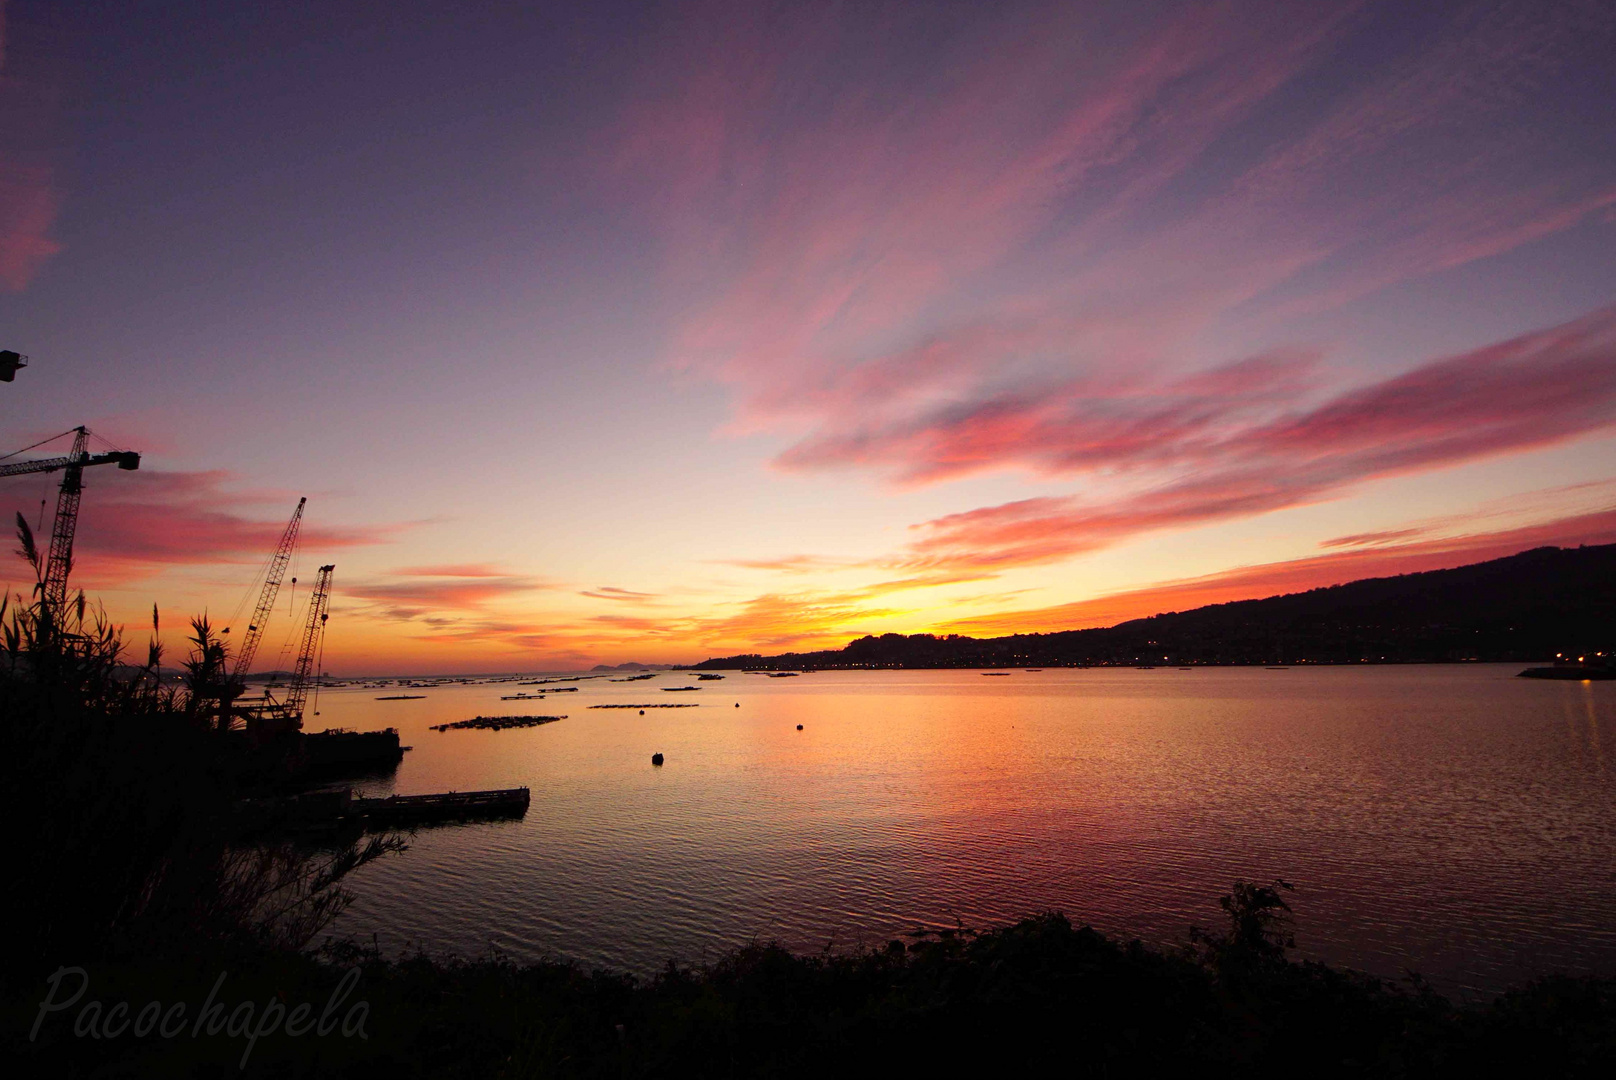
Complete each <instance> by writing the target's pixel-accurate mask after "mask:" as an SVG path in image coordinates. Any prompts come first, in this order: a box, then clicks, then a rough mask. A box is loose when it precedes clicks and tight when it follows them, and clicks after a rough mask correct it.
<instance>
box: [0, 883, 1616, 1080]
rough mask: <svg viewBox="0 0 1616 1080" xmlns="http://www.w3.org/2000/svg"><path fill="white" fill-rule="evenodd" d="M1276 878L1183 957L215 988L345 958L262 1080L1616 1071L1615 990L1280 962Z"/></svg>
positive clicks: (305, 988)
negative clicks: (1493, 984) (1483, 988)
mask: <svg viewBox="0 0 1616 1080" xmlns="http://www.w3.org/2000/svg"><path fill="white" fill-rule="evenodd" d="M1277 888H1278V887H1277V886H1263V885H1251V884H1245V883H1241V884H1237V885H1236V886H1235V889H1234V891H1233V892H1232V893H1231V894H1230V895H1229V896H1228V897H1225V898H1224V907H1225V908H1226V910H1227V913H1228V920H1229V925H1228V929H1227V930H1226V932H1224V933H1220V934H1211V933H1205V932H1197V933H1196V935H1195V942H1194V944H1192V945H1186V946H1185V947H1183V948H1181V949H1177V950H1174V949H1158V948H1150V947H1147V946H1145V945H1142V944H1141V943H1139V942H1137V941H1132V942H1122V941H1118V940H1116V939H1114V938H1111V937H1107V936H1106V935H1103V934H1100V933H1098V932H1096V931H1094V930H1092V929H1090V928H1088V927H1080V926H1074V925H1072V923H1071V922H1069V921H1068V920H1067V919H1066V918H1065V917H1063V916H1061V915H1059V914H1048V915H1043V916H1039V917H1037V918H1030V919H1026V920H1024V921H1022V922H1020V923H1017V924H1016V925H1014V926H1010V927H1006V928H1003V929H1000V930H995V931H990V932H985V933H975V932H972V931H969V930H954V931H943V932H927V933H916V934H912V935H908V936H907V940H904V941H898V940H895V941H892V942H890V943H888V944H887V945H885V946H884V947H881V948H875V949H868V950H864V951H861V952H858V953H851V954H820V955H801V954H795V953H792V952H789V951H787V950H785V949H782V948H779V947H777V946H773V945H754V946H750V947H747V948H743V949H740V950H737V951H736V952H733V953H731V954H729V955H727V956H725V957H724V958H722V959H721V960H719V961H718V962H717V963H715V964H713V965H711V966H709V967H706V968H700V969H693V968H686V967H680V966H677V965H673V964H670V965H669V966H668V967H667V968H666V969H665V970H663V971H662V972H661V974H659V975H657V976H656V977H655V978H653V979H648V980H635V979H632V978H629V977H627V976H623V975H614V974H609V973H602V972H593V973H591V972H585V971H583V970H582V969H580V968H579V967H577V966H576V965H572V964H565V963H537V964H522V965H518V964H513V963H509V962H506V961H502V960H497V959H493V960H482V961H476V962H466V961H437V960H432V959H429V958H426V957H414V958H410V959H405V960H401V961H395V962H388V961H384V960H382V959H380V958H378V957H377V956H375V955H374V954H366V953H364V952H362V951H360V950H357V949H353V948H351V947H350V948H349V949H348V950H347V952H346V953H344V952H343V951H342V950H337V951H336V952H334V953H330V954H328V955H327V957H326V959H325V960H324V961H317V960H315V959H311V958H309V957H307V956H303V955H299V954H296V953H286V952H281V953H272V952H266V953H262V954H260V955H259V956H258V957H256V958H254V959H251V960H244V959H243V958H241V957H236V958H235V963H234V966H232V967H231V969H230V978H231V983H230V986H231V991H230V996H229V998H228V1000H231V1001H236V1000H256V1001H259V1002H264V1001H266V1000H268V999H269V998H271V997H274V996H275V995H277V994H278V995H280V997H281V999H284V1000H286V1001H289V1002H290V1001H300V1000H312V1001H315V1002H316V1003H319V1002H323V1001H325V1000H326V998H327V996H328V995H330V993H331V991H332V987H333V986H335V985H336V984H337V983H338V981H339V979H340V974H341V973H340V967H339V965H341V964H348V963H354V964H358V965H359V967H360V969H361V972H362V975H361V977H360V978H359V980H358V982H357V984H356V989H355V991H354V996H355V997H362V998H363V999H364V1001H365V1002H366V1003H367V1005H368V1034H369V1036H370V1037H369V1038H368V1039H366V1040H363V1041H361V1040H358V1039H343V1038H339V1037H335V1036H333V1037H331V1038H327V1039H315V1040H310V1039H304V1040H297V1039H289V1038H284V1037H282V1038H275V1039H266V1040H264V1041H263V1042H261V1043H260V1044H258V1046H257V1047H256V1048H255V1049H254V1050H253V1055H254V1058H253V1061H254V1065H255V1068H256V1070H258V1071H263V1072H268V1073H270V1074H272V1075H322V1076H388V1077H395V1078H397V1077H425V1076H433V1077H603V1078H604V1077H610V1078H614V1080H615V1078H618V1077H625V1076H629V1077H684V1076H691V1077H753V1076H793V1077H794V1076H803V1077H807V1076H824V1075H833V1076H834V1075H847V1074H852V1075H887V1076H926V1075H937V1076H957V1075H983V1076H1018V1075H1072V1074H1076V1075H1084V1076H1153V1075H1182V1074H1183V1072H1184V1070H1194V1073H1193V1075H1198V1076H1205V1075H1213V1076H1220V1075H1236V1074H1239V1075H1262V1074H1265V1073H1272V1074H1281V1073H1284V1074H1289V1073H1297V1074H1301V1075H1307V1076H1376V1077H1380V1076H1392V1077H1396V1076H1410V1077H1413V1076H1418V1077H1425V1076H1466V1077H1474V1076H1480V1075H1500V1074H1502V1075H1509V1074H1511V1072H1515V1073H1519V1074H1521V1075H1534V1076H1605V1075H1608V1071H1607V1070H1608V1069H1609V1067H1610V1065H1611V1064H1612V1063H1613V1062H1616V981H1612V980H1591V979H1577V980H1573V979H1545V980H1542V981H1540V982H1537V983H1534V984H1533V985H1531V986H1529V987H1527V988H1525V989H1523V990H1520V991H1517V992H1514V993H1511V994H1508V995H1505V996H1504V997H1501V998H1499V999H1497V1000H1496V1001H1493V1002H1491V1003H1487V1004H1476V1005H1463V1006H1459V1005H1455V1004H1453V1003H1451V1002H1450V1001H1448V1000H1446V999H1444V998H1443V997H1441V996H1439V995H1437V994H1435V993H1433V992H1432V991H1431V990H1430V988H1429V987H1427V986H1426V985H1424V984H1423V983H1422V982H1420V981H1419V980H1418V979H1410V980H1407V981H1405V982H1403V983H1390V982H1386V981H1384V980H1380V979H1376V978H1371V977H1369V976H1366V975H1361V974H1357V973H1354V972H1350V971H1343V970H1339V969H1336V968H1332V967H1328V966H1326V965H1323V964H1318V963H1308V962H1297V961H1294V960H1291V959H1288V958H1287V955H1286V951H1287V949H1288V947H1289V935H1288V933H1287V932H1286V931H1285V930H1284V928H1283V925H1282V924H1281V923H1280V922H1279V921H1277V920H1276V918H1275V916H1276V914H1283V913H1285V911H1286V909H1284V908H1282V907H1276V906H1275V905H1274V902H1275V901H1276V900H1278V899H1279V893H1278V891H1277ZM210 959H211V958H210ZM333 961H335V963H333ZM218 970H219V968H218V967H217V966H209V964H208V962H205V961H198V962H194V963H192V964H190V965H189V966H187V967H183V968H175V969H172V970H166V971H165V972H163V974H162V976H161V978H160V979H158V980H157V984H158V985H157V986H155V987H154V986H153V978H152V976H151V975H150V973H148V972H144V971H140V970H137V969H119V970H114V971H112V972H109V973H104V974H103V975H102V976H101V978H102V982H101V984H100V989H101V990H102V994H103V996H104V997H107V998H113V999H116V998H120V997H121V998H125V999H129V1000H134V1001H140V1000H144V999H145V998H146V997H152V996H161V995H162V994H163V993H164V992H165V991H166V992H167V996H166V997H165V998H164V1000H177V999H179V998H181V997H183V996H184V994H186V993H189V994H190V995H191V996H192V997H193V998H195V997H197V996H199V993H198V991H197V989H196V987H197V986H198V985H200V986H203V987H206V986H208V985H210V984H211V983H212V980H213V979H214V977H215V974H216V972H217V971H218ZM187 979H188V980H189V982H188V983H187V981H186V980H187ZM187 986H188V987H189V989H186V987H187ZM37 1000H38V998H37V997H36V999H35V1002H36V1003H37ZM22 1004H24V1005H26V1004H28V1003H22ZM30 1017H31V1014H30ZM23 1026H24V1027H25V1026H26V1024H24V1025H23ZM11 1030H17V1028H16V1027H15V1026H13V1028H12V1029H11ZM48 1030H49V1032H50V1034H51V1038H49V1039H48V1040H47V1041H46V1042H44V1043H43V1044H36V1045H22V1046H20V1051H21V1054H22V1057H21V1058H20V1059H19V1060H24V1061H33V1062H39V1063H47V1062H60V1061H64V1060H65V1061H71V1062H73V1063H74V1064H75V1065H78V1066H81V1067H84V1068H85V1069H86V1070H89V1069H91V1068H93V1067H95V1066H98V1065H99V1066H106V1067H107V1069H108V1071H109V1072H111V1073H113V1074H133V1073H137V1072H139V1073H142V1074H150V1075H190V1074H191V1073H192V1072H193V1071H197V1066H198V1065H200V1064H211V1065H213V1071H217V1072H220V1073H222V1072H225V1071H227V1070H228V1071H232V1072H233V1071H234V1068H235V1064H236V1058H237V1057H238V1056H239V1055H240V1053H241V1050H242V1048H243V1047H244V1045H245V1042H244V1040H242V1039H240V1038H237V1039H231V1038H228V1037H224V1036H220V1037H218V1038H215V1039H203V1040H200V1041H197V1040H193V1039H180V1040H175V1041H172V1042H164V1041H161V1040H145V1041H136V1040H132V1039H123V1040H121V1041H120V1042H117V1043H104V1042H95V1041H92V1040H87V1039H75V1038H71V1037H70V1032H69V1020H67V1019H57V1020H56V1021H55V1022H54V1024H53V1026H51V1027H50V1028H49V1029H48ZM19 1043H20V1040H19ZM1499 1070H1503V1072H1502V1073H1500V1072H1499Z"/></svg>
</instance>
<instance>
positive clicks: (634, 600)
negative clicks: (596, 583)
mask: <svg viewBox="0 0 1616 1080" xmlns="http://www.w3.org/2000/svg"><path fill="white" fill-rule="evenodd" d="M578 595H579V596H587V597H589V598H590V599H592V600H621V601H623V602H625V603H631V604H644V603H648V602H650V601H653V600H655V599H656V598H657V596H656V594H655V593H643V592H634V591H633V590H631V589H619V588H617V587H616V586H613V585H602V586H600V587H599V588H596V589H585V590H583V591H581V592H580V593H579V594H578Z"/></svg>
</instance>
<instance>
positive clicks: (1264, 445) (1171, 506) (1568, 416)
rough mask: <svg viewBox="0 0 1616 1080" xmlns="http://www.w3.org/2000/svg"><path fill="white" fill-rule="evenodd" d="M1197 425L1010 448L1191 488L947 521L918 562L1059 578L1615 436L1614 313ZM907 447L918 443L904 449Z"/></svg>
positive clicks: (1168, 487)
mask: <svg viewBox="0 0 1616 1080" xmlns="http://www.w3.org/2000/svg"><path fill="white" fill-rule="evenodd" d="M1196 400H1197V404H1204V402H1203V401H1202V400H1201V399H1196ZM1036 407H1037V408H1038V409H1043V408H1045V407H1046V406H1044V405H1042V404H1039V405H1037V406H1036ZM1185 415H1186V411H1184V410H1179V411H1173V412H1171V413H1170V414H1162V415H1157V416H1155V417H1153V421H1154V423H1153V424H1152V425H1151V431H1152V433H1153V437H1150V438H1146V439H1142V440H1139V441H1137V442H1136V441H1133V440H1129V439H1127V438H1115V437H1110V438H1107V439H1104V440H1097V439H1095V438H1093V437H1092V436H1091V435H1090V434H1089V429H1088V428H1085V427H1083V426H1082V425H1078V430H1077V431H1076V432H1075V433H1074V432H1071V431H1068V430H1066V429H1065V428H1064V427H1063V426H1062V425H1059V424H1052V425H1047V426H1036V425H1033V426H1029V425H1024V426H1023V430H1024V431H1025V433H1026V434H1025V436H1024V437H1023V438H1022V439H1020V440H1017V441H1014V442H1010V443H1007V444H1005V446H1004V447H1003V449H1002V452H1001V453H1000V455H999V457H998V458H997V459H996V463H997V464H1000V465H1008V464H1021V465H1030V466H1034V467H1038V468H1040V470H1041V471H1045V472H1061V471H1074V470H1081V469H1088V468H1094V467H1097V466H1099V465H1105V466H1109V467H1128V466H1153V467H1154V466H1161V465H1170V466H1173V467H1175V468H1176V469H1177V470H1178V471H1179V473H1180V475H1179V476H1177V477H1176V478H1174V479H1171V480H1169V481H1168V482H1166V483H1164V484H1161V485H1160V486H1157V487H1155V488H1151V489H1148V490H1145V491H1142V492H1139V493H1137V494H1133V495H1126V496H1123V497H1121V498H1118V499H1116V500H1113V501H1111V502H1108V503H1105V504H1092V505H1091V504H1088V503H1084V502H1082V501H1081V500H1078V499H1076V498H1070V497H1067V498H1061V497H1044V498H1037V499H1025V500H1019V501H1017V502H1012V503H1006V504H1003V505H1000V506H992V507H984V508H982V509H978V510H972V511H968V512H964V513H959V514H952V515H948V516H946V517H943V518H939V519H936V520H934V521H930V522H927V523H925V524H923V525H921V526H917V528H918V529H919V530H920V531H921V534H922V535H921V536H920V538H919V539H917V540H916V541H914V542H913V543H912V544H911V546H910V553H911V556H912V560H911V561H912V562H913V563H915V564H918V565H924V566H931V567H939V566H950V567H974V568H988V567H1003V566H1012V565H1028V564H1036V563H1043V562H1051V561H1056V560H1059V559H1063V558H1066V557H1068V556H1071V555H1074V554H1077V553H1079V552H1083V551H1089V550H1093V549H1095V548H1098V547H1102V546H1106V545H1108V544H1112V543H1115V542H1117V541H1118V540H1121V539H1123V538H1125V537H1128V536H1132V535H1135V534H1138V533H1141V532H1146V531H1150V530H1153V529H1160V528H1167V527H1184V526H1190V525H1197V524H1203V523H1206V522H1210V521H1217V520H1224V519H1228V518H1232V517H1240V516H1247V515H1251V514H1259V513H1264V512H1267V511H1271V510H1277V509H1281V508H1283V507H1287V506H1295V505H1298V504H1301V503H1306V502H1311V501H1316V500H1319V499H1324V498H1329V497H1332V496H1334V495H1337V494H1339V493H1341V492H1342V491H1344V490H1345V489H1347V488H1349V487H1351V486H1352V485H1355V484H1359V483H1363V482H1365V481H1368V480H1372V479H1376V478H1380V477H1386V476H1393V475H1397V474H1400V473H1407V472H1411V471H1416V470H1420V469H1429V468H1435V467H1439V466H1444V465H1452V464H1456V463H1459V462H1464V461H1471V460H1475V459H1478V458H1483V457H1487V456H1490V455H1496V454H1501V453H1509V452H1515V451H1520V450H1525V449H1530V448H1534V447H1541V446H1546V445H1550V444H1553V443H1556V442H1562V441H1565V440H1567V439H1571V438H1575V437H1578V436H1582V435H1587V434H1590V433H1593V432H1597V431H1600V430H1604V429H1607V428H1609V427H1610V426H1611V425H1612V424H1616V308H1607V309H1603V310H1600V311H1597V312H1594V313H1592V314H1590V315H1588V316H1586V317H1584V318H1582V319H1578V320H1576V321H1574V322H1571V323H1567V324H1564V325H1561V326H1557V327H1553V328H1550V329H1548V330H1543V331H1539V332H1536V333H1533V334H1526V335H1523V336H1521V337H1518V338H1514V339H1512V340H1509V341H1505V342H1500V343H1498V344H1496V345H1492V346H1488V347H1486V348H1482V349H1477V350H1474V351H1472V352H1469V353H1464V354H1461V355H1458V356H1452V357H1446V358H1443V359H1440V360H1436V361H1434V362H1431V363H1428V364H1425V365H1422V366H1420V367H1418V368H1416V369H1414V370H1413V371H1410V372H1407V373H1405V374H1403V375H1399V376H1397V377H1394V378H1391V379H1387V380H1384V381H1382V382H1379V383H1375V384H1372V385H1370V386H1366V387H1362V388H1359V389H1356V390H1351V391H1348V392H1346V393H1343V394H1340V395H1338V396H1337V397H1335V398H1334V399H1332V400H1329V401H1326V402H1325V403H1323V404H1321V405H1318V406H1316V407H1313V408H1310V409H1304V410H1301V411H1296V412H1288V413H1285V414H1282V415H1279V416H1277V417H1274V418H1271V419H1267V420H1263V421H1260V422H1255V423H1242V422H1241V419H1242V418H1241V407H1240V405H1239V404H1238V403H1228V404H1224V405H1223V406H1221V407H1220V406H1219V404H1218V403H1217V402H1213V403H1212V404H1211V405H1207V406H1206V407H1205V408H1204V409H1201V410H1198V411H1197V410H1188V415H1189V416H1190V417H1191V420H1190V422H1184V419H1183V417H1184V416H1185ZM954 423H955V421H953V420H952V419H950V420H949V421H947V422H946V423H939V425H938V427H939V429H940V431H939V433H938V434H936V435H934V436H932V437H931V438H932V442H933V443H947V441H948V439H949V438H950V437H951V435H952V427H951V425H953V424H954ZM1109 430H1110V429H1107V432H1108V433H1109ZM900 445H901V446H904V447H908V446H912V445H913V440H912V438H911V437H909V436H908V435H906V436H905V438H904V439H903V440H900ZM1095 445H1098V446H1099V448H1100V449H1099V451H1097V453H1096V455H1095V456H1093V457H1090V458H1075V457H1074V455H1073V447H1074V446H1078V447H1083V448H1088V447H1090V446H1095ZM909 467H910V468H911V469H914V468H916V467H917V466H916V465H915V464H914V463H913V462H911V464H910V466H909Z"/></svg>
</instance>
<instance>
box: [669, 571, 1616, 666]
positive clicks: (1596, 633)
mask: <svg viewBox="0 0 1616 1080" xmlns="http://www.w3.org/2000/svg"><path fill="white" fill-rule="evenodd" d="M1613 613H1616V544H1601V545H1597V546H1585V547H1578V548H1557V547H1541V548H1533V549H1531V550H1529V551H1522V552H1520V553H1518V554H1515V555H1510V556H1506V557H1504V558H1501V559H1492V560H1489V561H1487V562H1481V563H1473V564H1471V565H1468V566H1460V567H1455V568H1454V569H1451V570H1430V571H1426V572H1423V573H1417V574H1401V575H1398V576H1396V577H1385V578H1365V579H1363V580H1360V581H1353V582H1349V583H1347V584H1345V585H1332V586H1329V587H1327V588H1319V589H1311V590H1309V591H1307V592H1301V593H1288V594H1285V595H1282V596H1271V597H1268V598H1266V599H1261V600H1237V601H1233V602H1230V603H1225V604H1211V605H1208V606H1206V607H1200V608H1195V609H1194V610H1191V611H1170V612H1165V613H1163V614H1160V615H1153V616H1151V617H1149V618H1145V619H1132V620H1129V621H1128V622H1124V623H1119V624H1117V625H1116V626H1110V627H1103V628H1094V629H1087V630H1065V631H1057V632H1053V633H1046V634H1011V635H1008V636H1006V637H995V638H973V637H966V636H963V635H959V634H948V635H943V636H939V635H936V634H908V635H905V634H882V635H881V636H879V637H875V636H866V637H862V638H859V639H858V640H856V641H853V642H850V643H848V644H847V645H846V646H845V647H843V648H841V649H827V650H824V651H820V652H803V653H782V654H780V655H777V656H763V655H760V654H756V653H749V654H745V655H741V656H727V657H716V658H714V659H710V660H705V661H703V662H702V663H700V664H696V665H693V667H694V668H697V669H701V668H711V669H736V668H739V669H743V670H744V669H748V668H796V669H799V670H806V669H826V668H975V667H1004V666H1016V667H1022V666H1034V667H1055V666H1077V665H1127V666H1140V665H1155V664H1163V665H1185V664H1265V665H1266V664H1362V663H1442V662H1455V661H1467V660H1468V661H1495V662H1502V661H1511V662H1531V661H1542V660H1549V659H1552V658H1553V657H1554V656H1555V655H1556V654H1557V653H1560V652H1565V653H1567V654H1573V653H1581V652H1593V651H1597V650H1603V651H1605V652H1606V653H1609V652H1611V651H1613V646H1616V619H1613V617H1612V616H1613Z"/></svg>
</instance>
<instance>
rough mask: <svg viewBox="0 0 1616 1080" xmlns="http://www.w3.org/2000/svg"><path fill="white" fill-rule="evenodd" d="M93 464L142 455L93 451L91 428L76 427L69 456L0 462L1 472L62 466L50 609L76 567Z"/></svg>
mask: <svg viewBox="0 0 1616 1080" xmlns="http://www.w3.org/2000/svg"><path fill="white" fill-rule="evenodd" d="M91 465H116V466H118V468H120V469H138V468H140V455H139V454H137V453H135V452H134V451H132V450H114V451H111V452H110V453H105V454H92V453H90V432H89V431H88V430H87V429H85V428H83V427H76V428H74V429H73V449H72V450H70V451H69V452H68V454H67V456H66V457H54V458H40V459H38V460H36V461H18V462H14V463H12V464H10V465H0V476H19V475H22V474H24V473H42V472H55V471H56V470H58V469H61V470H63V474H64V475H63V476H62V489H61V492H60V493H59V494H58V495H57V497H56V520H55V522H54V523H53V524H52V526H51V543H50V555H49V557H48V558H47V560H46V562H45V582H44V595H43V599H44V601H45V604H46V606H47V607H48V608H50V609H51V610H55V611H59V610H61V609H62V607H63V606H64V605H66V603H67V576H68V574H69V573H71V572H72V570H73V536H74V534H75V533H76V532H77V531H78V525H79V501H80V499H82V498H83V496H84V470H85V469H86V468H88V467H89V466H91Z"/></svg>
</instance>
